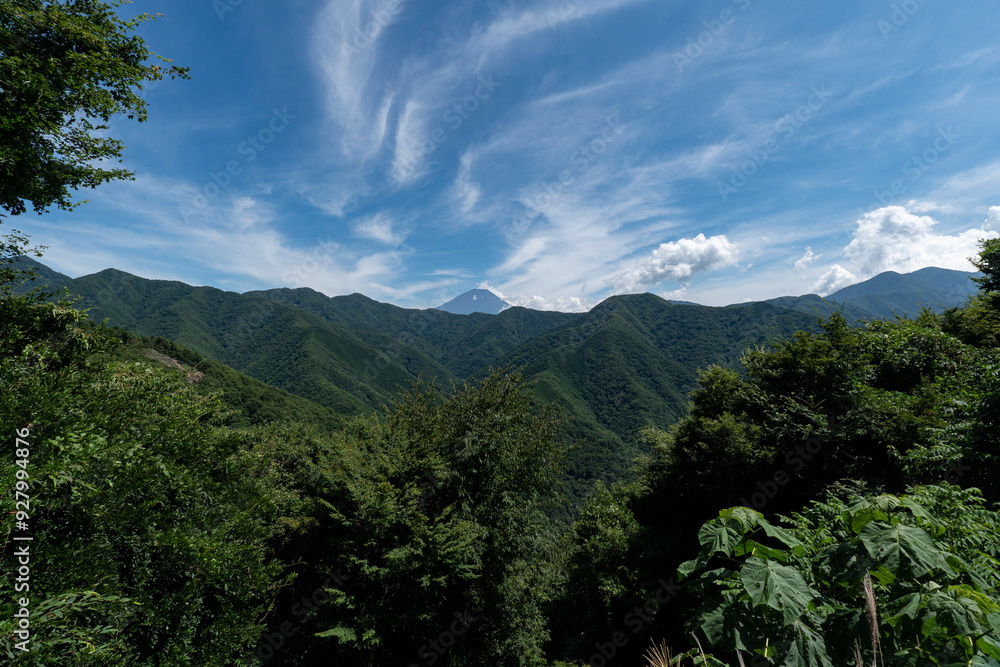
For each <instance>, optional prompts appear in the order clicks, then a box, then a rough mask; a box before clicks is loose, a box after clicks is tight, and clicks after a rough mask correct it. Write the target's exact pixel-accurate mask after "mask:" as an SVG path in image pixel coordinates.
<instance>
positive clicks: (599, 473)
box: [54, 269, 816, 495]
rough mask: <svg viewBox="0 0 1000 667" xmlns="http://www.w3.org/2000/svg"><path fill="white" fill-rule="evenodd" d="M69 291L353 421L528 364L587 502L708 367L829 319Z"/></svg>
mask: <svg viewBox="0 0 1000 667" xmlns="http://www.w3.org/2000/svg"><path fill="white" fill-rule="evenodd" d="M54 279H58V277H56V278H54ZM68 287H69V290H70V292H71V293H72V294H77V295H80V296H81V297H82V299H81V301H80V302H79V304H78V305H79V306H80V307H84V308H91V315H92V317H93V318H95V319H97V320H101V319H103V318H108V319H109V321H110V322H111V324H113V325H115V326H119V327H122V328H125V329H128V330H130V331H134V332H136V333H138V334H142V335H145V336H158V337H162V338H166V339H169V340H171V341H174V342H175V343H177V344H178V345H180V346H183V347H186V348H189V349H190V350H192V351H193V352H194V353H197V354H198V355H202V356H203V357H207V358H211V359H214V360H217V361H218V362H221V363H223V364H227V365H229V366H232V367H233V368H234V369H236V370H238V371H240V372H242V373H246V374H247V375H249V376H251V377H253V378H255V379H256V380H259V381H260V382H263V383H266V384H267V385H273V386H274V387H277V388H280V389H282V390H284V391H287V392H290V393H291V394H295V395H297V396H300V397H303V398H305V399H308V400H310V401H313V402H315V403H317V404H319V405H321V406H323V407H325V408H327V409H330V410H333V411H335V412H337V413H339V414H342V415H355V414H367V413H371V412H374V411H375V410H377V409H379V408H380V407H381V406H382V405H384V404H386V403H388V402H389V401H390V400H391V397H392V396H393V395H395V394H396V393H397V392H398V390H399V388H400V387H401V386H403V387H405V386H407V385H409V383H410V382H411V381H412V380H414V379H415V378H417V377H418V376H421V377H423V378H424V379H426V380H432V381H437V382H438V383H441V384H445V385H447V384H449V383H451V382H453V381H458V380H461V379H465V378H469V377H473V376H476V375H481V374H483V373H484V372H485V371H486V370H487V369H488V368H489V367H490V366H499V365H505V364H514V365H517V366H523V367H524V369H525V374H526V376H527V377H529V378H530V379H532V380H534V381H535V382H536V390H537V396H538V398H539V399H540V400H542V401H545V402H552V403H556V404H559V405H560V406H561V408H562V413H563V415H564V418H565V420H566V434H567V437H568V438H569V439H570V441H571V443H572V445H573V450H572V453H571V464H572V469H573V476H574V481H572V482H571V483H572V484H574V485H576V487H577V488H574V489H573V493H574V495H583V494H584V493H585V492H586V490H587V487H589V484H590V482H589V480H593V479H595V478H604V479H607V480H610V479H615V478H617V477H619V476H620V475H621V474H624V472H625V471H626V470H627V469H628V467H629V465H630V464H631V463H632V461H633V460H634V458H635V457H636V456H637V455H639V454H640V453H642V451H643V450H644V447H643V446H642V445H641V444H640V438H639V432H640V431H641V429H643V428H646V427H650V426H653V427H658V428H666V427H667V426H669V425H670V424H671V423H673V422H674V421H675V420H676V419H677V418H679V417H680V416H681V415H683V414H684V412H685V410H686V408H687V394H688V392H689V391H690V389H692V388H693V387H694V386H695V383H696V380H697V375H698V371H699V370H702V369H705V368H708V367H709V366H711V365H712V364H716V363H719V364H724V365H730V366H731V365H734V364H736V363H737V360H738V358H739V356H740V354H741V353H742V352H743V350H744V349H745V347H746V346H747V345H753V344H760V343H763V342H766V341H767V340H769V339H773V338H775V337H777V336H782V335H790V334H791V333H792V332H794V331H796V330H798V329H804V328H811V327H812V326H813V325H814V324H815V322H816V317H815V315H811V314H810V315H807V314H804V313H800V312H796V311H793V310H788V309H785V308H780V307H777V306H774V305H771V304H766V303H756V304H747V305H740V306H731V307H726V308H710V307H706V306H697V305H680V304H671V303H668V302H667V301H664V300H663V299H660V298H659V297H656V296H653V295H650V294H643V295H632V296H621V297H613V298H611V299H608V300H606V301H605V302H603V303H601V304H600V305H598V306H597V307H596V308H594V309H593V310H591V311H590V312H588V313H575V314H574V313H554V312H540V311H533V310H528V309H525V308H510V309H507V310H505V311H503V312H501V313H499V314H497V315H486V314H481V313H475V314H471V315H454V314H451V313H447V312H444V311H441V310H436V309H431V310H412V309H405V308H399V307H396V306H392V305H389V304H383V303H379V302H377V301H374V300H372V299H369V298H367V297H365V296H362V295H360V294H353V295H350V296H342V297H334V298H330V297H327V296H325V295H323V294H320V293H319V292H316V291H314V290H310V289H295V290H290V289H279V290H268V291H264V292H251V293H247V294H237V293H234V292H225V291H222V290H218V289H215V288H211V287H193V286H190V285H186V284H184V283H179V282H173V281H162V280H146V279H143V278H139V277H136V276H133V275H130V274H127V273H123V272H121V271H116V270H113V269H109V270H105V271H101V272H100V273H96V274H93V275H89V276H84V277H82V278H79V279H75V280H70V281H69V282H68ZM260 409H263V408H260Z"/></svg>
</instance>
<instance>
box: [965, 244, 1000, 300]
mask: <svg viewBox="0 0 1000 667" xmlns="http://www.w3.org/2000/svg"><path fill="white" fill-rule="evenodd" d="M979 248H980V250H979V255H978V256H977V257H970V258H969V261H970V262H972V263H973V264H975V266H976V268H977V269H979V270H980V271H981V272H982V273H983V276H982V277H978V278H973V279H972V280H974V281H975V282H976V283H977V284H978V285H979V289H980V290H982V291H983V292H986V293H993V292H1000V239H981V240H980V241H979Z"/></svg>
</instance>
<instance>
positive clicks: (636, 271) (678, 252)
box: [610, 234, 740, 292]
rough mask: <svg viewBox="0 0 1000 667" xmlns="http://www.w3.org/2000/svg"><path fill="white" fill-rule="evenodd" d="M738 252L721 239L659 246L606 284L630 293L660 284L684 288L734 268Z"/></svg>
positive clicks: (722, 236)
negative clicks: (696, 278)
mask: <svg viewBox="0 0 1000 667" xmlns="http://www.w3.org/2000/svg"><path fill="white" fill-rule="evenodd" d="M739 256H740V248H739V245H738V244H736V243H733V242H731V241H730V240H729V239H728V238H726V237H725V235H720V236H712V237H710V238H706V237H705V235H704V234H698V236H696V237H694V238H693V239H680V240H679V241H671V242H669V243H661V244H660V247H658V248H657V249H656V250H654V251H653V252H651V253H650V254H649V255H648V256H646V257H643V258H641V259H639V260H636V261H633V262H631V263H630V265H629V266H628V268H626V269H625V270H624V271H622V272H620V273H619V274H618V275H616V276H615V277H614V278H612V279H611V280H610V282H611V285H612V286H613V287H614V288H615V290H616V291H619V292H631V291H635V290H637V289H641V288H643V287H646V286H649V285H656V284H658V283H660V282H662V281H664V280H673V281H675V282H678V283H680V284H681V285H686V284H688V283H689V282H691V279H692V278H694V276H695V275H697V274H699V273H704V272H706V271H715V270H718V269H722V268H725V267H727V266H732V265H734V264H736V262H737V261H738V260H739Z"/></svg>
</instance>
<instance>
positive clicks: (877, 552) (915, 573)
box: [861, 522, 951, 578]
mask: <svg viewBox="0 0 1000 667" xmlns="http://www.w3.org/2000/svg"><path fill="white" fill-rule="evenodd" d="M861 542H862V543H863V544H864V545H865V548H866V549H867V550H868V553H869V555H870V556H871V557H872V558H873V559H874V560H875V562H876V563H879V564H880V565H884V566H885V567H886V568H888V569H889V570H890V571H891V572H893V573H894V574H896V575H897V576H899V577H904V578H909V577H922V576H924V575H925V574H927V573H928V572H931V571H933V570H937V569H940V570H945V571H946V572H951V568H950V567H948V564H947V563H946V562H945V553H944V552H942V551H941V549H940V548H938V546H937V544H935V543H934V540H933V539H932V538H931V536H930V535H928V534H927V533H926V532H925V531H924V530H921V529H920V528H914V527H913V526H906V525H903V524H896V525H886V524H884V523H881V522H879V523H870V524H868V525H866V526H865V527H864V529H863V530H862V531H861Z"/></svg>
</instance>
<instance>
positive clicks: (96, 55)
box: [0, 0, 188, 215]
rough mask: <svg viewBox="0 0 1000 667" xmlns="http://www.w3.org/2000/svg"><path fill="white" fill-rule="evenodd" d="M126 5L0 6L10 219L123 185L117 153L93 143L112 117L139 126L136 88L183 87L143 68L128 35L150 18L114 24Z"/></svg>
mask: <svg viewBox="0 0 1000 667" xmlns="http://www.w3.org/2000/svg"><path fill="white" fill-rule="evenodd" d="M124 4H129V3H128V2H127V1H126V0H118V1H115V2H100V1H99V0H87V1H86V2H84V1H81V0H58V1H57V0H0V208H2V209H4V210H6V211H7V212H9V213H11V214H13V215H19V214H21V213H24V212H25V211H26V210H27V206H28V205H29V204H30V205H31V207H32V208H34V210H35V211H36V212H39V213H41V212H43V211H45V210H46V209H48V208H49V207H50V206H52V205H55V206H58V207H59V208H62V209H67V210H68V209H71V208H73V207H74V206H75V204H73V203H72V202H71V200H70V197H71V192H70V191H71V190H74V189H78V188H83V187H87V188H94V187H97V186H98V185H100V184H102V183H105V182H108V181H112V180H117V179H131V178H132V176H133V172H130V171H128V170H127V169H122V168H114V169H108V168H105V167H104V166H101V165H100V164H94V163H95V162H98V161H106V160H113V159H118V162H121V159H120V158H121V155H122V151H123V149H124V148H125V146H124V144H123V143H122V142H121V141H120V140H118V139H114V138H111V137H106V136H102V135H101V131H103V130H106V129H108V123H109V122H110V121H111V118H112V116H115V115H117V114H124V115H125V116H126V117H127V118H129V119H135V120H138V121H139V122H143V121H145V120H146V117H147V112H146V102H145V100H143V99H142V97H140V96H139V92H140V91H141V90H142V88H143V85H144V84H146V83H149V82H154V81H158V80H160V79H162V78H163V77H164V76H165V75H169V76H170V77H171V78H174V77H181V78H187V77H188V73H187V72H188V69H187V68H183V67H178V66H176V65H169V66H167V67H164V66H161V65H158V64H155V61H154V63H151V62H149V61H150V57H151V56H155V57H156V58H157V59H159V60H160V61H162V62H165V63H169V62H170V61H169V60H167V59H165V58H162V57H160V56H156V54H154V53H152V52H151V51H150V50H149V49H148V47H147V45H146V42H145V41H144V40H143V39H142V38H141V37H139V36H138V35H134V34H132V33H133V32H134V31H135V29H136V28H137V27H138V26H139V24H141V23H143V22H144V21H147V20H151V19H153V18H154V17H152V16H150V15H149V14H142V15H140V16H138V17H136V18H134V19H130V20H122V19H120V18H119V17H118V15H117V13H116V10H117V8H119V7H121V6H122V5H124Z"/></svg>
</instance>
